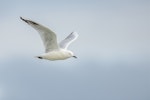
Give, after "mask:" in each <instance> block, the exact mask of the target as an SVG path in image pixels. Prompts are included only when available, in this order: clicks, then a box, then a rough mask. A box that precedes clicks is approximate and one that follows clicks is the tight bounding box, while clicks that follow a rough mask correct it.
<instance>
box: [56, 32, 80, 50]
mask: <svg viewBox="0 0 150 100" xmlns="http://www.w3.org/2000/svg"><path fill="white" fill-rule="evenodd" d="M78 36H79V35H78V33H77V32H72V33H71V34H70V35H69V36H67V37H66V38H65V39H64V40H62V41H61V42H60V43H59V46H60V48H63V49H67V48H68V46H69V45H70V44H71V43H72V42H73V41H74V40H76V39H77V37H78Z"/></svg>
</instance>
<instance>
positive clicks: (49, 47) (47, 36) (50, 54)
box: [20, 17, 78, 60]
mask: <svg viewBox="0 0 150 100" xmlns="http://www.w3.org/2000/svg"><path fill="white" fill-rule="evenodd" d="M20 18H21V20H23V21H24V22H26V23H27V24H29V25H30V26H31V27H33V28H34V29H35V30H37V31H38V33H39V35H40V36H41V39H42V41H43V44H44V46H45V53H44V54H42V55H40V56H37V58H40V59H47V60H64V59H67V58H70V57H74V58H77V57H76V56H74V54H73V52H72V51H70V50H67V48H68V46H69V45H70V44H71V43H72V42H73V41H74V40H75V39H76V38H77V37H78V34H77V33H76V32H72V33H71V34H70V35H69V36H68V37H67V38H65V39H64V40H62V41H61V42H60V43H59V44H58V43H57V36H56V34H55V33H54V32H53V31H51V30H50V29H48V28H46V27H45V26H43V25H40V24H38V23H36V22H34V21H31V20H26V19H23V18H22V17H20Z"/></svg>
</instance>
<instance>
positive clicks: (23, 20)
mask: <svg viewBox="0 0 150 100" xmlns="http://www.w3.org/2000/svg"><path fill="white" fill-rule="evenodd" d="M20 19H21V20H23V21H24V22H26V23H28V21H27V20H25V19H24V18H22V17H20Z"/></svg>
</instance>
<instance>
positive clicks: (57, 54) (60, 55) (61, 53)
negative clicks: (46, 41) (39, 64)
mask: <svg viewBox="0 0 150 100" xmlns="http://www.w3.org/2000/svg"><path fill="white" fill-rule="evenodd" d="M72 55H73V53H72V52H71V51H69V50H65V49H58V50H53V51H51V52H48V53H44V54H42V55H40V56H38V58H40V59H47V60H64V59H67V58H70V57H72Z"/></svg>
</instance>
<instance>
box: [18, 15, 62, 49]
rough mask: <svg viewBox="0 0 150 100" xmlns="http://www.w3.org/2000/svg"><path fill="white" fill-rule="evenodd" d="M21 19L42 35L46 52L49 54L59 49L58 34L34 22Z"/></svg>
mask: <svg viewBox="0 0 150 100" xmlns="http://www.w3.org/2000/svg"><path fill="white" fill-rule="evenodd" d="M20 19H21V20H23V21H24V22H26V23H27V24H29V25H30V26H31V27H33V28H34V29H35V30H36V31H37V32H38V33H39V34H40V36H41V39H42V41H43V44H44V46H45V52H49V51H52V50H55V49H58V48H59V46H58V44H57V37H56V34H55V33H54V32H53V31H51V30H50V29H48V28H46V27H45V26H43V25H40V24H39V23H36V22H34V21H31V20H26V19H23V18H22V17H20Z"/></svg>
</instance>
